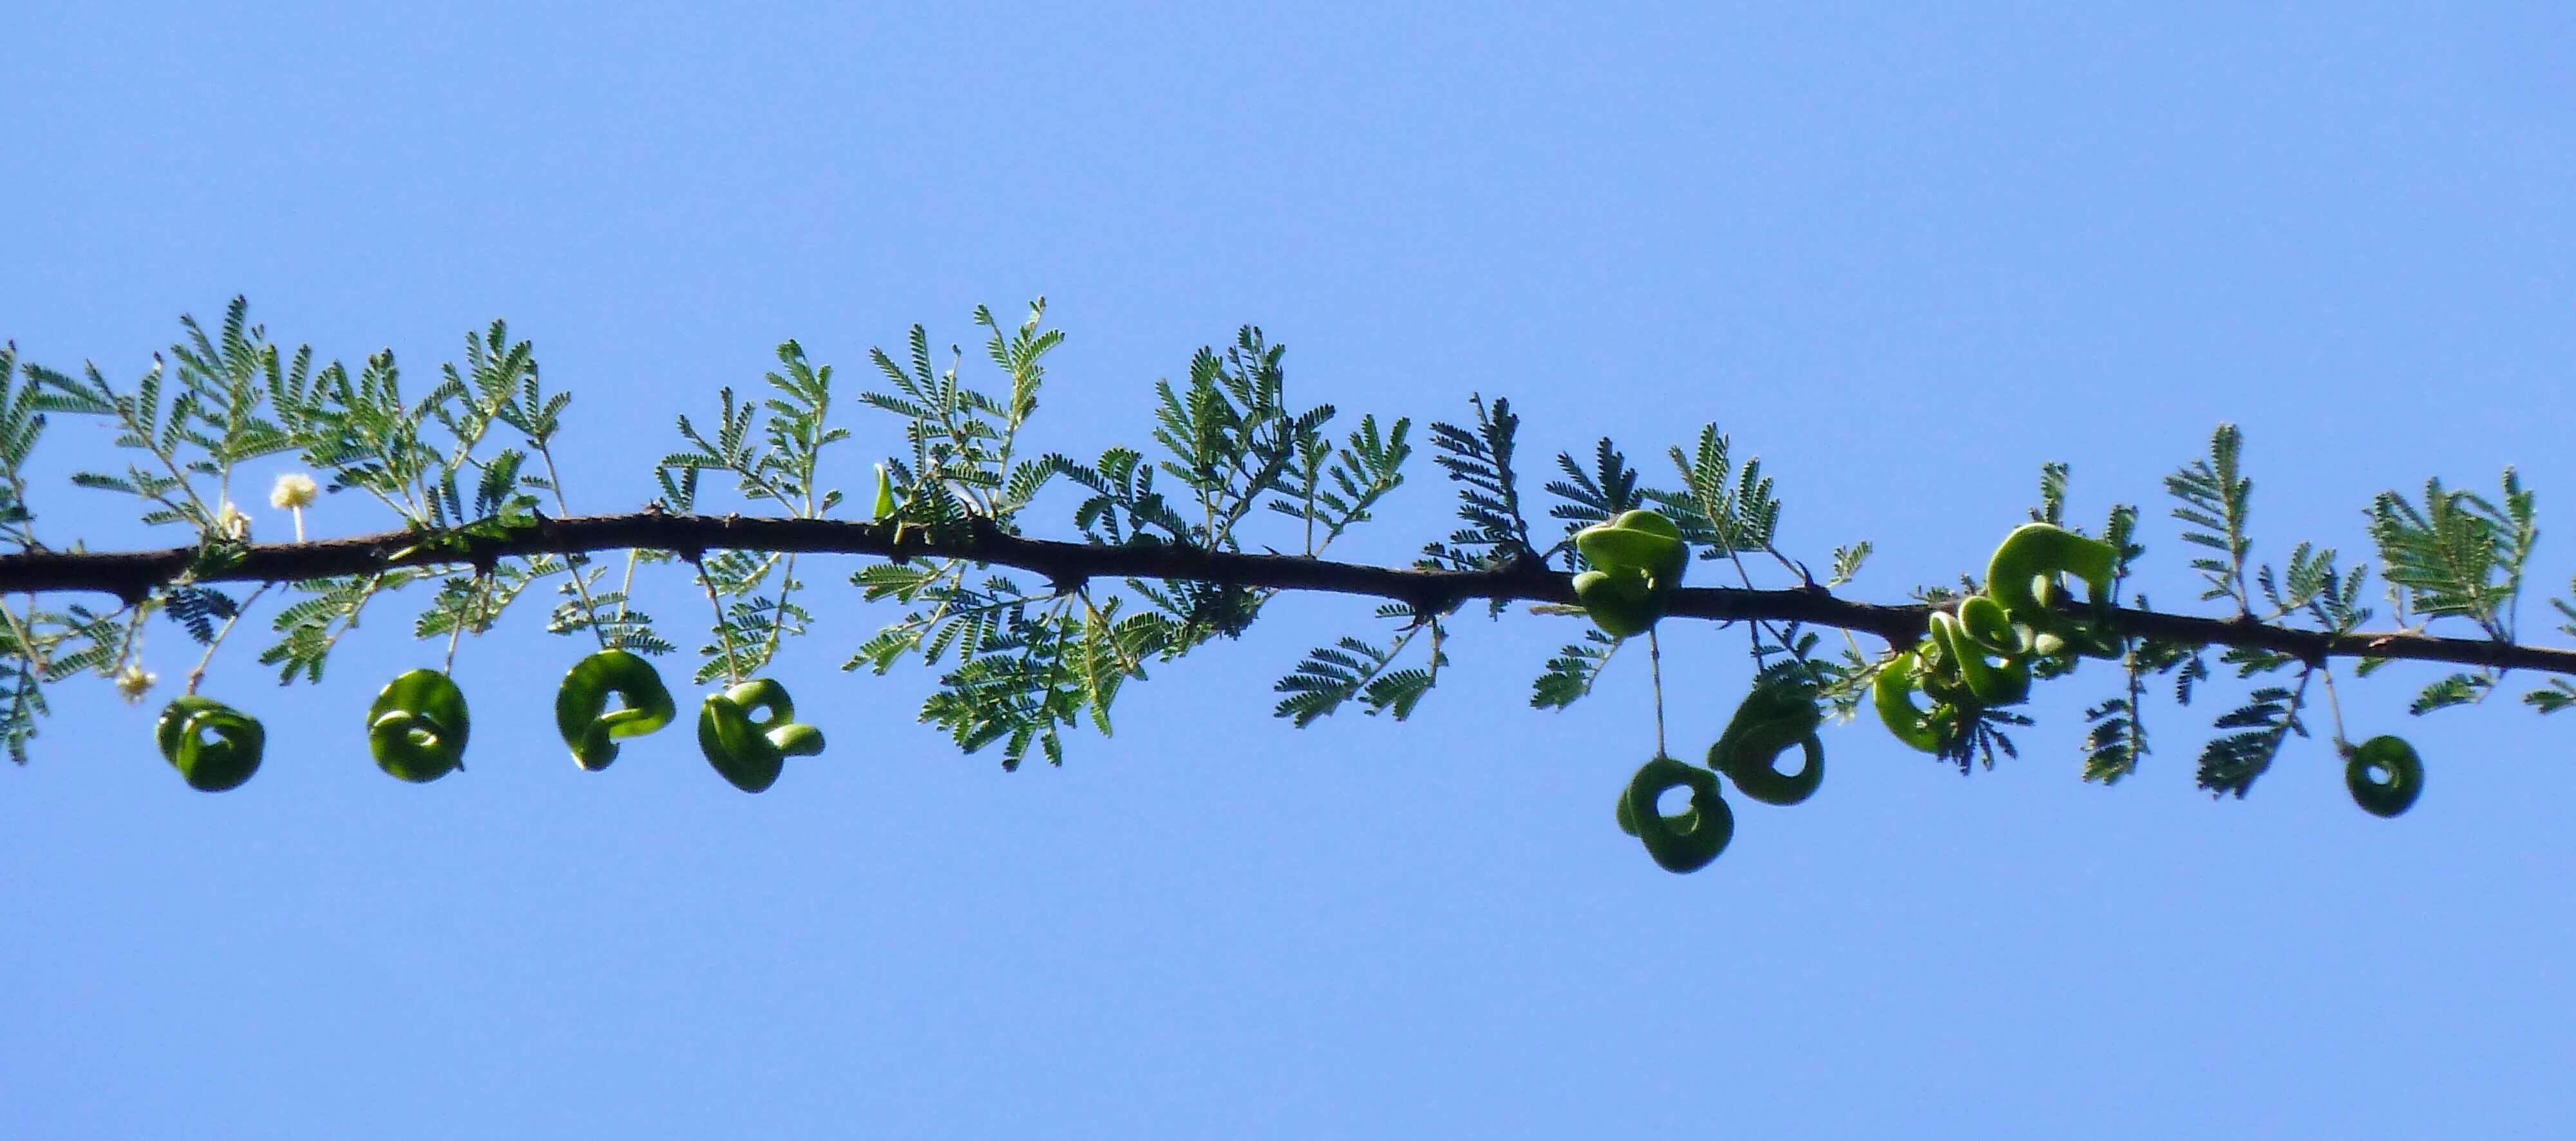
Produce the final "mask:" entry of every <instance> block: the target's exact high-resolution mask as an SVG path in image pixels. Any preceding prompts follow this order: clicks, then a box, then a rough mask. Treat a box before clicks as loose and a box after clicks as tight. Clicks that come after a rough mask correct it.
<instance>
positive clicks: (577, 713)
mask: <svg viewBox="0 0 2576 1141" xmlns="http://www.w3.org/2000/svg"><path fill="white" fill-rule="evenodd" d="M612 694H614V695H616V696H618V697H621V698H624V699H625V701H626V704H625V707H624V708H622V709H619V710H617V711H615V712H613V713H612V712H609V711H608V699H609V696H610V695H612ZM678 715H679V708H678V707H677V706H676V705H674V704H673V703H672V701H671V691H670V690H669V689H666V688H664V687H663V685H662V675H661V674H660V673H658V672H655V670H654V669H653V663H651V662H648V661H645V660H644V659H643V658H640V657H637V656H636V655H634V654H630V653H628V652H626V651H624V650H602V651H600V652H598V653H596V654H592V655H591V656H589V657H587V658H583V659H582V660H581V661H580V662H578V663H576V664H575V665H574V666H573V667H572V672H571V673H568V674H565V675H564V681H563V687H562V688H561V689H558V690H556V691H555V728H556V729H557V730H558V731H559V732H561V733H562V734H563V740H564V745H565V746H566V747H568V748H570V749H571V750H572V759H573V762H574V763H576V764H578V765H580V766H581V767H583V768H585V769H589V770H590V771H592V772H598V771H599V770H601V769H604V768H607V767H608V763H609V762H610V761H614V760H616V759H617V742H618V741H620V740H624V739H625V738H628V737H641V736H643V735H645V734H647V733H650V732H653V731H654V730H657V729H660V728H661V727H663V726H665V725H668V724H670V723H671V719H672V718H673V717H675V716H678Z"/></svg>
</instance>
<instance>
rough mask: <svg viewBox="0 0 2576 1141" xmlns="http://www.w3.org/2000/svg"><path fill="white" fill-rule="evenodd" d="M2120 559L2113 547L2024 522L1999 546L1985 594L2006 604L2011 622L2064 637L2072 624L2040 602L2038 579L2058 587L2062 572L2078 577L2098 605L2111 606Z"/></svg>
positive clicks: (1987, 573)
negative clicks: (2115, 575) (2112, 574)
mask: <svg viewBox="0 0 2576 1141" xmlns="http://www.w3.org/2000/svg"><path fill="white" fill-rule="evenodd" d="M2119 561H2120V552H2118V551H2116V550H2113V549H2112V548H2111V544H2109V543H2105V542H2102V541H2100V540H2098V539H2087V538H2085V537H2084V536H2082V535H2078V534H2076V533H2075V532H2073V531H2069V530H2066V529H2065V528H2062V527H2054V526H2050V525H2049V524H2046V523H2024V524H2022V525H2021V526H2019V527H2015V528H2013V532H2012V534H2010V535H2006V536H2004V541H2003V545H2002V546H1999V547H1996V548H1995V557H1994V559H1993V560H1992V561H1991V562H1989V563H1988V564H1987V566H1986V593H1988V594H1991V595H1993V596H1994V599H1995V601H1997V602H1999V603H2002V604H2003V607H2004V611H2005V612H2006V613H2007V614H2008V615H2010V616H2011V619H2012V620H2013V621H2015V622H2019V623H2021V624H2022V625H2025V626H2028V627H2030V628H2031V629H2032V630H2034V631H2037V632H2039V633H2064V632H2066V630H2067V629H2068V628H2069V626H2070V624H2069V623H2068V622H2067V621H2066V620H2065V619H2063V618H2061V617H2059V616H2058V614H2057V612H2056V611H2055V610H2052V609H2050V608H2049V606H2048V605H2047V604H2046V603H2045V602H2043V601H2042V600H2041V598H2040V590H2041V587H2040V586H2039V582H2040V580H2042V579H2046V580H2047V581H2049V582H2051V583H2054V582H2055V581H2056V579H2057V576H2058V575H2060V574H2071V575H2074V576H2075V577H2077V578H2079V579H2082V580H2084V585H2085V587H2086V588H2087V589H2088V590H2089V591H2090V592H2091V593H2090V595H2089V597H2090V600H2091V602H2092V603H2093V604H2094V605H2096V606H2101V605H2107V604H2108V603H2109V602H2110V595H2111V572H2112V571H2113V570H2115V569H2117V568H2118V566H2119Z"/></svg>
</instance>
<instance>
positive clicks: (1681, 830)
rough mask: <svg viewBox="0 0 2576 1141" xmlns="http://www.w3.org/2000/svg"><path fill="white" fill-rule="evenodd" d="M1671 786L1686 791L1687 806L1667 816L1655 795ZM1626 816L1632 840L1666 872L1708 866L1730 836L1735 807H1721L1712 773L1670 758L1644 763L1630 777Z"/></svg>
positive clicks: (1715, 778) (1719, 794) (1722, 849)
mask: <svg viewBox="0 0 2576 1141" xmlns="http://www.w3.org/2000/svg"><path fill="white" fill-rule="evenodd" d="M1673 788H1688V789H1690V790H1691V798H1690V807H1689V808H1688V809H1686V810H1684V811H1683V812H1682V814H1681V815H1679V816H1666V815H1664V813H1663V809H1661V808H1660V807H1658V806H1657V805H1656V799H1657V798H1659V797H1661V796H1662V795H1663V794H1664V790H1666V789H1673ZM1628 817H1629V819H1630V821H1631V822H1633V823H1635V824H1636V826H1637V839H1639V840H1641V841H1643V842H1644V843H1645V845H1646V854H1647V855H1648V856H1651V857H1653V858H1654V861H1655V865H1656V866H1657V867H1660V868H1662V869H1664V870H1665V871H1668V872H1695V871H1698V870H1700V869H1701V868H1704V867H1707V866H1708V862H1709V861H1710V860H1714V859H1716V858H1717V854H1718V853H1720V852H1723V851H1725V850H1726V842H1727V841H1728V840H1731V839H1734V838H1735V810H1733V809H1731V808H1728V807H1727V806H1726V797H1725V796H1724V795H1723V794H1721V792H1720V791H1719V789H1718V784H1717V774H1716V773H1713V772H1710V771H1708V770H1707V769H1704V768H1701V767H1699V766H1697V765H1687V764H1683V763H1682V762H1680V761H1676V760H1674V759H1672V758H1671V757H1657V758H1655V759H1654V760H1651V761H1648V762H1646V764H1645V767H1644V768H1641V769H1638V770H1637V775H1636V776H1635V777H1633V778H1630V780H1629V781H1628Z"/></svg>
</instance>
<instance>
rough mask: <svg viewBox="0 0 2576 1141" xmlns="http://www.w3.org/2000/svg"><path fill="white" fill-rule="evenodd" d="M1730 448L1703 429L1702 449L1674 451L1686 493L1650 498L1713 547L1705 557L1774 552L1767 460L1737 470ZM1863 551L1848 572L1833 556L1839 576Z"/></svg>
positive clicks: (1775, 507) (1774, 510) (1711, 427)
mask: <svg viewBox="0 0 2576 1141" xmlns="http://www.w3.org/2000/svg"><path fill="white" fill-rule="evenodd" d="M1605 442H1606V441H1605ZM1730 445H1731V441H1730V440H1729V439H1728V438H1727V437H1726V436H1724V435H1722V434H1720V433H1719V432H1718V430H1717V425H1715V424H1706V425H1702V426H1701V427H1700V430H1699V446H1698V447H1697V449H1695V450H1694V451H1691V452H1688V453H1685V452H1683V451H1682V449H1680V448H1679V447H1675V448H1674V449H1673V450H1672V459H1673V467H1674V469H1675V470H1677V471H1678V472H1679V473H1680V475H1681V478H1682V487H1681V489H1680V490H1678V491H1656V490H1652V489H1649V490H1648V491H1647V492H1646V498H1648V499H1651V500H1653V501H1654V502H1655V505H1656V506H1658V507H1660V508H1662V509H1663V510H1664V512H1665V513H1666V514H1669V515H1671V516H1672V517H1673V522H1675V523H1677V524H1679V525H1680V526H1681V529H1682V536H1683V537H1684V538H1686V539H1689V540H1690V541H1691V542H1692V543H1695V544H1698V545H1700V546H1705V547H1711V548H1714V549H1713V550H1711V551H1708V552H1706V553H1704V555H1703V556H1702V557H1704V558H1712V559H1714V558H1725V557H1730V556H1733V555H1736V554H1739V553H1742V552H1745V551H1771V550H1772V547H1771V537H1772V535H1773V534H1775V533H1776V532H1778V530H1779V529H1780V499H1779V497H1778V496H1777V495H1774V494H1772V481H1771V480H1770V479H1768V478H1765V477H1764V476H1763V474H1762V461H1761V460H1760V459H1759V458H1756V459H1752V460H1747V461H1745V464H1744V467H1743V468H1742V470H1737V469H1736V468H1735V467H1734V466H1733V462H1732V461H1731V460H1730V459H1729V458H1728V456H1727V449H1728V447H1729V446H1730ZM1858 551H1859V554H1858V555H1857V556H1853V557H1851V558H1850V566H1849V568H1846V567H1845V565H1844V560H1845V557H1846V556H1845V552H1843V551H1840V550H1838V551H1836V552H1834V568H1835V571H1834V573H1835V574H1836V575H1837V576H1842V577H1844V578H1848V576H1847V575H1844V571H1845V570H1846V569H1850V570H1858V569H1859V566H1860V559H1861V558H1863V557H1867V555H1868V554H1869V544H1867V543H1862V544H1861V545H1860V546H1859V548H1858ZM1773 553H1775V554H1776V553H1777V552H1773Z"/></svg>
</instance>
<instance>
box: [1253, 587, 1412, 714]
mask: <svg viewBox="0 0 2576 1141" xmlns="http://www.w3.org/2000/svg"><path fill="white" fill-rule="evenodd" d="M1378 617H1380V618H1404V619H1408V620H1410V624H1408V625H1407V626H1405V628H1404V629H1403V631H1402V632H1400V633H1398V634H1397V635H1396V636H1395V638H1394V640H1393V641H1391V642H1389V643H1388V644H1387V646H1386V648H1384V649H1380V648H1378V647H1376V646H1374V645H1371V644H1369V643H1368V642H1365V641H1362V640H1360V639H1358V638H1343V639H1342V640H1341V641H1340V642H1338V643H1335V644H1334V645H1330V646H1317V647H1315V648H1314V649H1312V650H1309V651H1307V652H1306V658H1305V660H1304V661H1301V662H1299V663H1297V668H1296V669H1295V670H1294V671H1293V672H1291V673H1290V674H1289V675H1288V676H1286V677H1284V678H1281V679H1279V682H1278V684H1277V685H1275V686H1273V687H1271V688H1272V689H1273V690H1275V691H1276V692H1279V693H1284V694H1287V695H1288V696H1287V697H1286V698H1284V699H1282V700H1281V701H1280V702H1279V705H1278V707H1277V708H1275V709H1273V710H1271V713H1272V715H1273V716H1278V717H1285V718H1288V719H1290V720H1291V721H1293V722H1295V723H1296V725H1297V727H1298V728H1300V729H1303V728H1305V727H1306V726H1308V725H1311V724H1313V723H1314V721H1315V719H1316V718H1319V717H1324V716H1327V715H1329V714H1331V713H1332V712H1333V711H1334V710H1336V709H1339V708H1341V706H1342V703H1343V702H1346V701H1349V700H1351V699H1353V698H1357V699H1359V701H1360V703H1361V704H1363V705H1366V706H1368V712H1369V715H1370V716H1372V717H1374V716H1376V715H1377V714H1380V713H1393V714H1394V715H1395V719H1396V720H1398V721H1402V720H1404V719H1405V718H1407V717H1410V716H1412V715H1413V707H1414V706H1416V705H1418V704H1420V703H1421V701H1422V696H1423V695H1424V694H1426V693H1429V692H1431V687H1432V686H1433V685H1434V684H1436V683H1437V682H1438V681H1439V677H1440V667H1442V666H1444V665H1447V664H1449V656H1448V655H1447V654H1445V653H1442V652H1441V651H1440V649H1439V638H1440V635H1439V628H1440V627H1439V620H1438V619H1437V618H1436V617H1425V616H1423V615H1421V614H1418V613H1416V612H1415V611H1414V610H1413V609H1412V608H1411V607H1406V606H1396V605H1389V606H1381V607H1379V608H1378ZM1425 630H1429V631H1432V650H1431V653H1430V664H1429V665H1428V666H1427V667H1426V668H1421V669H1396V668H1394V667H1395V663H1396V661H1397V660H1398V659H1399V658H1401V657H1402V656H1403V654H1404V649H1405V647H1406V646H1408V645H1411V644H1412V642H1413V638H1414V636H1415V635H1417V634H1420V633H1422V632H1423V631H1425Z"/></svg>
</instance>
